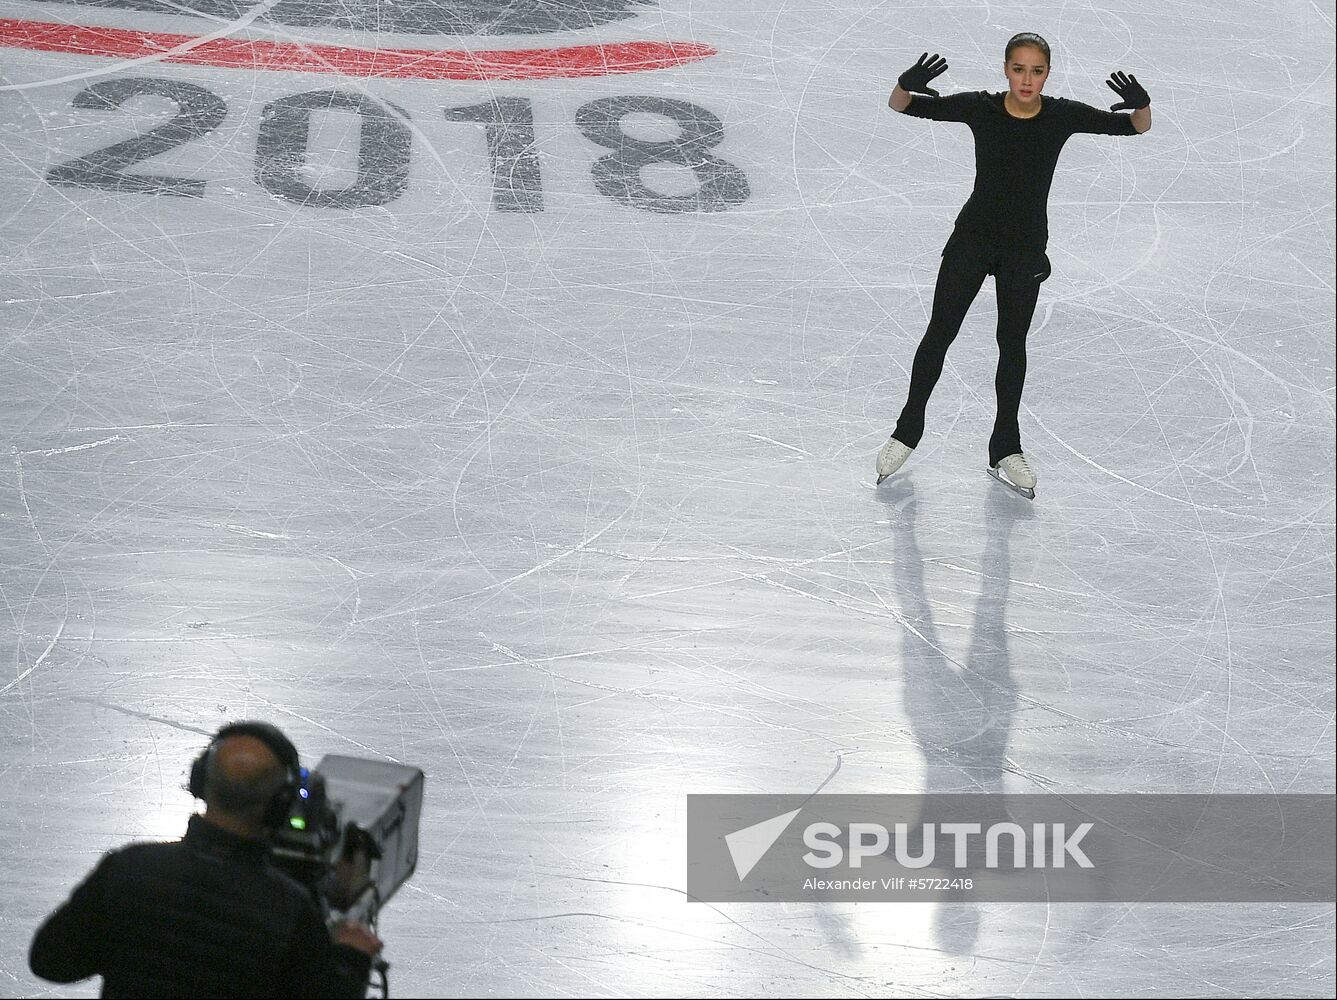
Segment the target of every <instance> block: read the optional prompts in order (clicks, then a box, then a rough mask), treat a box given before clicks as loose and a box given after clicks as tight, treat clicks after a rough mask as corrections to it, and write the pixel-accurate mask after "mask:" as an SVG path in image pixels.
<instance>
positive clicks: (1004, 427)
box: [892, 232, 1049, 465]
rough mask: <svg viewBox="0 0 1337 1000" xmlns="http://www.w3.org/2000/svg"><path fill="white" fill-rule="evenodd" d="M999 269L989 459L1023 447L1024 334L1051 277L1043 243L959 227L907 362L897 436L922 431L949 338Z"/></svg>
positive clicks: (913, 442)
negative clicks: (981, 236) (1016, 245)
mask: <svg viewBox="0 0 1337 1000" xmlns="http://www.w3.org/2000/svg"><path fill="white" fill-rule="evenodd" d="M990 274H992V275H993V276H994V288H995V290H996V292H997V295H998V375H997V377H996V378H995V380H994V386H995V388H996V390H997V393H998V416H997V417H996V418H995V420H994V425H993V434H992V435H991V436H990V438H989V464H990V465H997V464H998V461H999V460H1000V459H1002V458H1006V457H1007V456H1008V455H1012V454H1015V453H1016V452H1019V451H1021V429H1020V428H1019V427H1018V426H1017V411H1018V410H1019V409H1020V408H1021V390H1022V386H1023V385H1025V382H1026V334H1027V332H1028V331H1029V330H1030V328H1031V317H1032V316H1033V315H1034V314H1035V303H1036V300H1037V299H1038V298H1039V295H1040V284H1041V282H1043V281H1044V280H1045V279H1046V278H1048V277H1049V258H1048V257H1046V256H1045V254H1044V252H1043V251H1036V250H1031V251H1018V250H1015V249H1013V248H1009V247H999V246H993V245H990V244H988V243H984V242H982V241H980V240H978V239H974V238H972V237H970V236H968V235H966V234H962V233H960V232H956V233H953V234H952V238H951V239H950V240H948V241H947V246H946V247H944V248H943V251H942V264H941V266H940V267H939V268H938V284H937V287H936V288H935V289H934V290H933V315H932V317H931V318H930V319H929V324H928V330H927V331H926V332H925V334H924V339H923V340H921V341H920V342H919V349H918V350H917V351H915V361H914V367H913V368H911V370H910V396H909V398H908V399H907V400H906V402H905V409H903V410H902V411H901V416H900V419H899V420H898V421H897V422H896V430H895V431H893V432H892V437H894V438H896V439H897V440H898V441H900V442H901V443H903V444H906V445H909V446H910V447H911V448H914V447H916V446H918V444H919V439H920V438H922V437H923V436H924V409H925V407H927V406H928V398H929V396H930V395H931V394H932V393H933V387H934V386H935V385H937V384H938V378H939V376H941V375H942V365H943V362H944V361H945V360H946V359H947V348H949V347H951V346H952V341H954V340H955V339H956V335H957V333H959V332H960V330H961V323H962V322H963V321H964V320H965V318H966V312H967V311H968V310H969V309H970V304H971V303H972V302H974V301H975V296H976V295H978V294H979V290H980V286H981V285H983V284H984V279H985V277H986V276H987V275H990Z"/></svg>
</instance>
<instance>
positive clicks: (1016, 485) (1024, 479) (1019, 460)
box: [989, 452, 1036, 500]
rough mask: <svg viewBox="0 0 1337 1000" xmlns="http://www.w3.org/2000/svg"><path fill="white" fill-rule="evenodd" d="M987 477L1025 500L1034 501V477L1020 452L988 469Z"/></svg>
mask: <svg viewBox="0 0 1337 1000" xmlns="http://www.w3.org/2000/svg"><path fill="white" fill-rule="evenodd" d="M989 475H991V476H993V477H994V479H997V480H998V481H999V482H1000V483H1002V484H1003V485H1004V486H1006V487H1007V488H1008V489H1010V490H1011V491H1012V492H1014V493H1018V494H1020V495H1021V496H1024V497H1025V498H1026V499H1027V500H1034V499H1035V483H1036V476H1035V473H1034V472H1032V471H1031V467H1030V464H1029V463H1028V462H1027V461H1026V456H1025V455H1023V454H1021V453H1020V452H1018V453H1017V454H1015V455H1008V456H1007V457H1006V458H1004V459H1002V460H1000V461H999V463H998V464H997V465H995V466H994V467H993V468H991V469H989Z"/></svg>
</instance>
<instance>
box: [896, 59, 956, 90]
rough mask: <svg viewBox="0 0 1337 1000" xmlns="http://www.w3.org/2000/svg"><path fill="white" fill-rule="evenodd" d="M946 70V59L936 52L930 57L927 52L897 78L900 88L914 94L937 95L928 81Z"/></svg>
mask: <svg viewBox="0 0 1337 1000" xmlns="http://www.w3.org/2000/svg"><path fill="white" fill-rule="evenodd" d="M946 72H947V60H946V59H944V58H943V57H942V56H940V55H938V54H937V53H936V52H935V53H933V56H932V57H930V56H929V54H928V53H927V52H925V53H924V54H923V55H922V56H920V57H919V62H917V63H915V64H914V65H913V66H911V67H910V68H909V69H907V70H906V71H905V72H904V73H902V74H901V75H900V78H899V79H897V81H896V82H897V83H899V84H900V85H901V89H902V90H908V91H909V92H910V93H912V94H915V93H919V94H928V95H929V96H930V97H937V96H938V92H937V91H936V90H933V89H932V88H930V87H929V85H928V82H929V81H930V80H932V79H933V78H934V77H935V76H941V75H942V74H943V73H946Z"/></svg>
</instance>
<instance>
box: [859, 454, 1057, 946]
mask: <svg viewBox="0 0 1337 1000" xmlns="http://www.w3.org/2000/svg"><path fill="white" fill-rule="evenodd" d="M878 495H879V499H880V500H881V501H882V502H883V503H884V504H886V505H887V507H888V508H889V511H888V513H889V514H890V518H891V524H892V532H893V535H894V543H895V545H894V551H895V559H894V567H893V579H894V592H895V596H896V604H897V607H898V610H899V611H900V615H901V619H902V622H901V629H900V632H901V643H900V658H899V662H898V664H897V672H898V673H899V674H900V678H901V687H902V697H903V703H904V705H905V710H906V712H907V714H908V716H909V723H910V730H911V733H912V734H913V736H914V739H915V742H916V744H917V745H918V747H919V751H920V753H921V754H922V755H923V758H924V775H925V780H924V791H925V792H926V793H972V794H991V795H1001V794H1002V793H1003V791H1004V789H1003V774H1004V771H1005V769H1006V767H1007V766H1008V762H1007V746H1008V741H1009V739H1010V738H1011V734H1012V724H1013V717H1014V715H1015V714H1016V709H1017V702H1018V697H1017V685H1016V681H1015V680H1014V678H1013V676H1012V664H1011V657H1010V651H1009V648H1008V634H1007V624H1008V621H1007V614H1008V598H1009V594H1010V589H1011V583H1012V553H1011V540H1012V534H1013V531H1014V529H1015V528H1016V527H1017V525H1018V524H1020V523H1021V522H1022V521H1029V520H1033V519H1034V518H1035V511H1034V508H1033V507H1031V505H1030V504H1027V503H1019V502H1018V500H1017V498H1016V497H1014V496H1012V495H1011V494H1008V493H1004V492H1002V491H1000V490H998V488H997V487H995V486H991V488H990V489H989V490H988V492H987V493H986V495H985V512H984V513H985V527H984V553H983V557H982V559H981V561H980V574H981V575H980V579H979V593H978V596H977V597H976V598H975V602H974V617H973V619H971V621H970V625H969V628H970V633H969V637H968V639H967V642H966V644H965V651H964V654H963V653H962V652H961V649H962V644H961V642H960V640H959V638H958V637H957V636H956V635H953V634H951V633H952V632H953V631H955V630H954V629H949V631H948V634H947V636H946V638H944V634H943V632H942V631H941V630H940V629H939V618H941V619H942V620H943V621H944V622H946V621H947V620H948V619H949V618H953V619H955V620H956V621H957V622H958V623H960V625H961V626H964V625H965V623H964V622H963V621H962V619H963V618H964V617H965V615H964V612H965V607H964V602H961V603H957V595H958V591H957V590H956V589H955V588H952V589H943V587H942V585H938V596H937V599H936V600H935V599H933V598H932V597H930V593H929V589H928V586H927V585H926V583H925V578H924V570H925V564H926V557H925V555H924V552H923V550H922V548H921V545H920V529H919V515H920V504H919V501H918V498H917V496H916V494H915V488H914V483H913V482H912V481H911V479H910V478H909V477H906V478H905V479H901V480H899V481H898V482H896V483H894V484H892V485H891V486H890V488H886V489H883V490H881V491H880V492H879V494H878ZM949 579H950V578H949ZM957 579H959V578H957ZM997 809H998V813H999V814H998V815H997V816H993V817H990V816H983V815H980V809H979V804H978V802H977V803H975V804H974V805H973V806H972V811H971V815H970V816H968V817H966V816H950V815H946V814H943V815H936V814H935V815H928V814H925V815H923V816H922V817H921V821H922V822H924V823H934V824H938V825H941V824H942V823H944V822H952V821H962V822H975V823H985V824H987V823H989V822H992V821H995V820H996V821H1006V820H1008V819H1010V817H1008V816H1007V815H1006V814H1005V812H1004V810H1003V806H1002V803H1001V802H999V803H998V806H997ZM922 846H923V845H922V844H917V845H911V851H912V852H913V853H915V854H918V853H919V852H920V850H921V848H922ZM942 846H943V848H944V849H945V848H946V845H945V844H944V845H942ZM940 856H950V851H949V850H946V849H945V850H944V851H943V854H942V855H940ZM980 917H981V911H980V907H979V906H978V905H977V904H974V903H968V902H957V903H944V904H940V905H939V906H938V907H937V909H936V911H935V913H934V935H935V938H936V940H937V943H938V945H939V947H941V948H943V949H944V950H946V951H949V952H952V953H955V954H962V953H965V952H968V951H970V950H971V949H972V948H973V947H974V946H975V943H976V940H977V938H978V936H979V930H980Z"/></svg>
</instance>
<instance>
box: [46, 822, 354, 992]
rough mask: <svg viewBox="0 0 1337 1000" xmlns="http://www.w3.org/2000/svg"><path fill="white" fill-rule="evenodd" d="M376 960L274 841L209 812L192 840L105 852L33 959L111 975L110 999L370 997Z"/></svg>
mask: <svg viewBox="0 0 1337 1000" xmlns="http://www.w3.org/2000/svg"><path fill="white" fill-rule="evenodd" d="M370 963H371V959H370V958H368V957H367V956H366V955H364V954H362V953H361V952H358V951H356V950H354V949H352V948H345V947H342V946H337V945H335V944H334V943H333V942H332V941H331V940H330V935H329V932H328V931H327V930H326V928H325V922H324V920H323V919H322V918H321V913H320V909H319V907H318V906H317V905H316V902H315V900H314V899H312V897H311V896H310V894H309V893H308V892H307V891H306V890H305V889H303V888H302V886H300V885H299V884H298V883H297V882H295V881H294V880H293V879H291V878H289V877H288V876H287V875H285V874H283V873H282V872H280V871H279V870H278V869H277V868H275V867H274V865H273V864H272V863H271V862H270V860H269V854H268V848H267V846H266V845H265V844H264V843H262V842H260V841H255V840H247V839H246V838H244V837H239V836H237V835H235V834H232V833H229V832H228V831H226V830H223V829H220V828H219V827H217V826H214V825H213V824H212V823H208V822H206V821H205V820H204V818H203V817H202V816H193V817H191V820H190V825H189V828H188V829H187V831H186V836H185V838H184V839H183V840H179V841H176V842H175V843H170V844H133V845H131V846H129V847H125V848H123V849H121V850H119V851H113V852H112V853H110V854H108V855H106V856H105V857H104V858H103V859H102V861H101V862H100V863H99V864H98V866H97V868H95V869H94V870H93V873H92V874H91V875H90V876H89V877H88V878H87V879H86V880H85V881H84V883H83V884H82V885H80V886H79V887H78V888H77V889H75V890H74V893H73V894H72V895H71V896H70V898H69V900H68V901H67V902H66V903H65V905H64V906H62V907H61V908H60V909H58V910H57V911H56V912H55V913H53V914H52V915H51V916H50V917H49V918H48V919H47V921H46V923H44V924H43V925H42V927H41V928H40V929H39V930H38V932H37V934H36V936H35V937H34V938H33V942H32V950H31V952H30V953H29V956H28V964H29V966H30V967H31V968H32V971H33V972H34V973H35V974H36V975H38V976H41V977H42V978H43V979H50V980H53V981H55V982H58V983H72V982H74V981H75V980H78V979H86V978H87V977H89V976H93V975H101V976H102V977H103V983H102V995H103V996H104V997H183V996H189V997H363V996H365V995H366V989H367V977H368V973H369V970H370Z"/></svg>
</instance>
